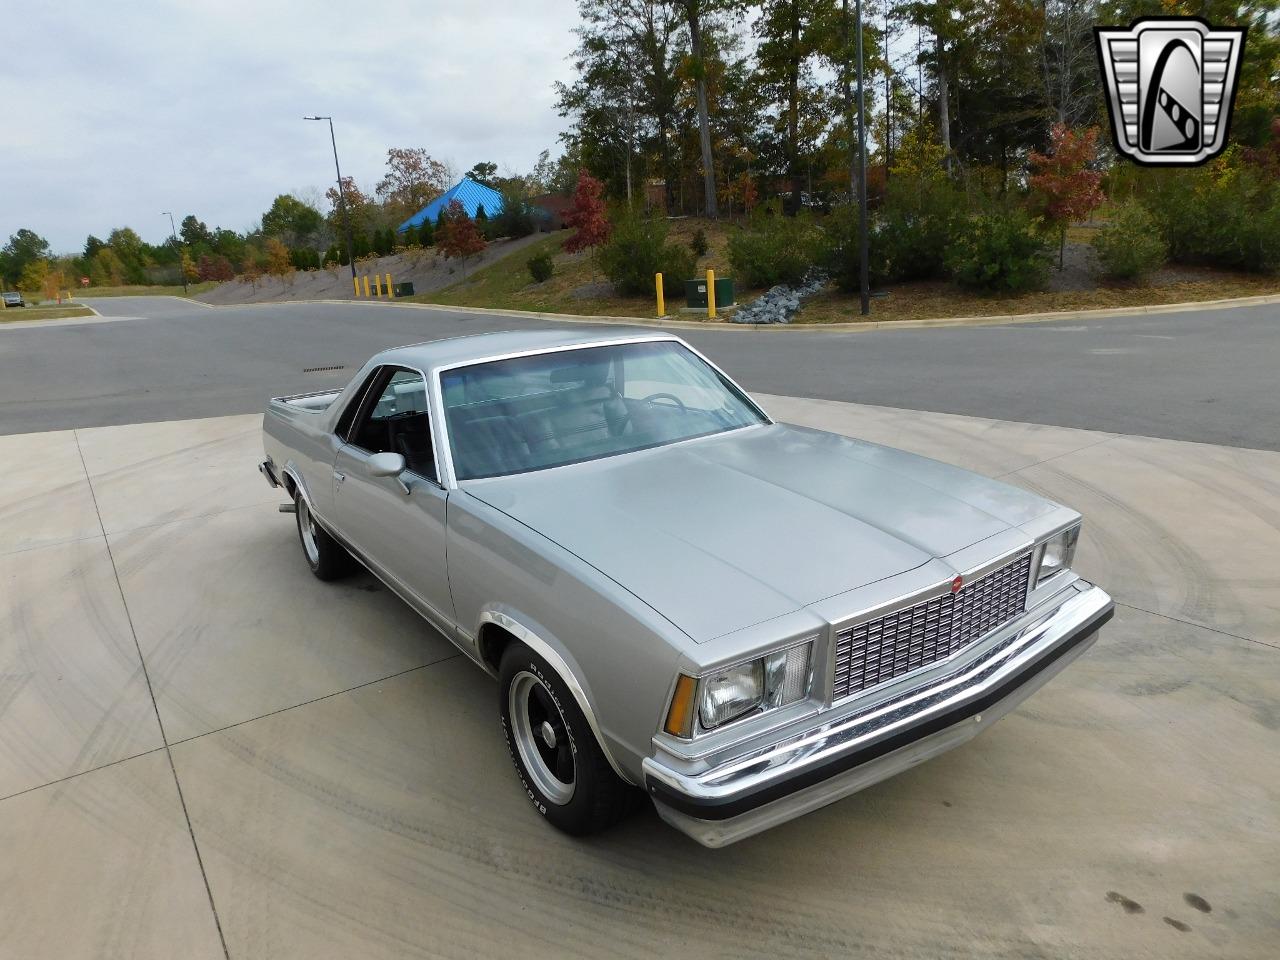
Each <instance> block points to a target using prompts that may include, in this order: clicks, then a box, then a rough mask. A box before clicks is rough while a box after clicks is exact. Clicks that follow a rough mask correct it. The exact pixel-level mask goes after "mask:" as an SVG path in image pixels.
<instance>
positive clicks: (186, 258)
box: [179, 247, 200, 283]
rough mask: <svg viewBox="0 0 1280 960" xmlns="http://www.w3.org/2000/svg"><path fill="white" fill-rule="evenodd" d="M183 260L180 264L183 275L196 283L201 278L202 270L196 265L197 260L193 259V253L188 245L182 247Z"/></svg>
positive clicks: (189, 281)
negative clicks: (188, 248) (188, 249)
mask: <svg viewBox="0 0 1280 960" xmlns="http://www.w3.org/2000/svg"><path fill="white" fill-rule="evenodd" d="M181 257H182V259H181V261H180V262H179V266H180V268H181V270H182V276H183V277H184V278H186V280H187V282H188V283H194V282H195V281H197V280H199V279H200V270H199V269H198V268H197V267H196V262H195V261H194V260H192V259H191V254H190V253H189V252H188V251H187V248H186V247H183V248H182V251H181Z"/></svg>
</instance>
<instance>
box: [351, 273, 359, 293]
mask: <svg viewBox="0 0 1280 960" xmlns="http://www.w3.org/2000/svg"><path fill="white" fill-rule="evenodd" d="M351 285H352V286H353V287H355V288H356V296H357V297H358V296H360V279H359V278H358V277H352V278H351Z"/></svg>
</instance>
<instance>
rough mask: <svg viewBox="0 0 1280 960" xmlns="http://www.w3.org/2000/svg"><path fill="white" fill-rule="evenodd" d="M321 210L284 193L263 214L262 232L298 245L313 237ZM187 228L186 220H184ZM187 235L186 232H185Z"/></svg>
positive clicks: (292, 244) (319, 219) (288, 243)
mask: <svg viewBox="0 0 1280 960" xmlns="http://www.w3.org/2000/svg"><path fill="white" fill-rule="evenodd" d="M323 219H324V218H323V217H322V216H321V214H320V211H319V210H317V209H316V208H315V207H313V206H311V205H310V204H309V203H304V202H303V201H301V200H299V199H298V198H297V197H295V196H293V195H292V194H288V193H282V194H280V195H279V196H278V197H276V198H275V200H274V201H272V203H271V209H270V210H268V211H267V212H266V213H264V214H263V215H262V233H263V235H264V236H267V237H275V238H276V239H277V240H280V241H282V242H283V243H284V244H285V245H286V246H297V245H299V244H302V243H305V242H306V241H308V240H309V239H311V238H312V237H313V236H314V235H315V233H316V231H317V230H319V229H320V225H321V223H322V222H323ZM183 230H184V231H185V230H186V221H185V220H184V221H183ZM184 236H185V232H184Z"/></svg>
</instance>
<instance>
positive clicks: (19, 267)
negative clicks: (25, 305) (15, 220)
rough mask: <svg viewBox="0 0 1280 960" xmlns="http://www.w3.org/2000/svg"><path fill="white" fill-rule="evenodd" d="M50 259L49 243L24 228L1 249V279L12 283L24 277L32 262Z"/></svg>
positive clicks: (32, 231)
mask: <svg viewBox="0 0 1280 960" xmlns="http://www.w3.org/2000/svg"><path fill="white" fill-rule="evenodd" d="M48 257H49V241H48V240H46V239H45V238H44V237H42V236H40V235H39V234H38V233H36V232H35V231H34V230H28V229H27V228H26V227H23V228H22V229H21V230H19V231H18V232H17V233H15V234H13V236H11V237H10V238H9V242H8V243H6V244H5V245H4V248H3V249H0V278H3V279H5V280H8V281H9V282H11V283H12V282H14V281H16V280H17V279H18V278H19V277H21V276H22V273H23V271H24V270H25V269H26V268H27V265H28V264H30V263H31V262H32V261H35V260H44V259H47V258H48ZM24 289H25V288H24Z"/></svg>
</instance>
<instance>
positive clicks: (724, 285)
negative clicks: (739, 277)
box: [684, 277, 733, 307]
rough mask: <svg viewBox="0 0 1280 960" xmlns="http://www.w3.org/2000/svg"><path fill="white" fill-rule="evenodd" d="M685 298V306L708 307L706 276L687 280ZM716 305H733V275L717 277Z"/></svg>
mask: <svg viewBox="0 0 1280 960" xmlns="http://www.w3.org/2000/svg"><path fill="white" fill-rule="evenodd" d="M684 300H685V306H689V307H706V305H707V281H706V278H705V277H704V278H703V279H701V280H686V281H685V282H684ZM716 306H717V307H731V306H733V278H732V277H716Z"/></svg>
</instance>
